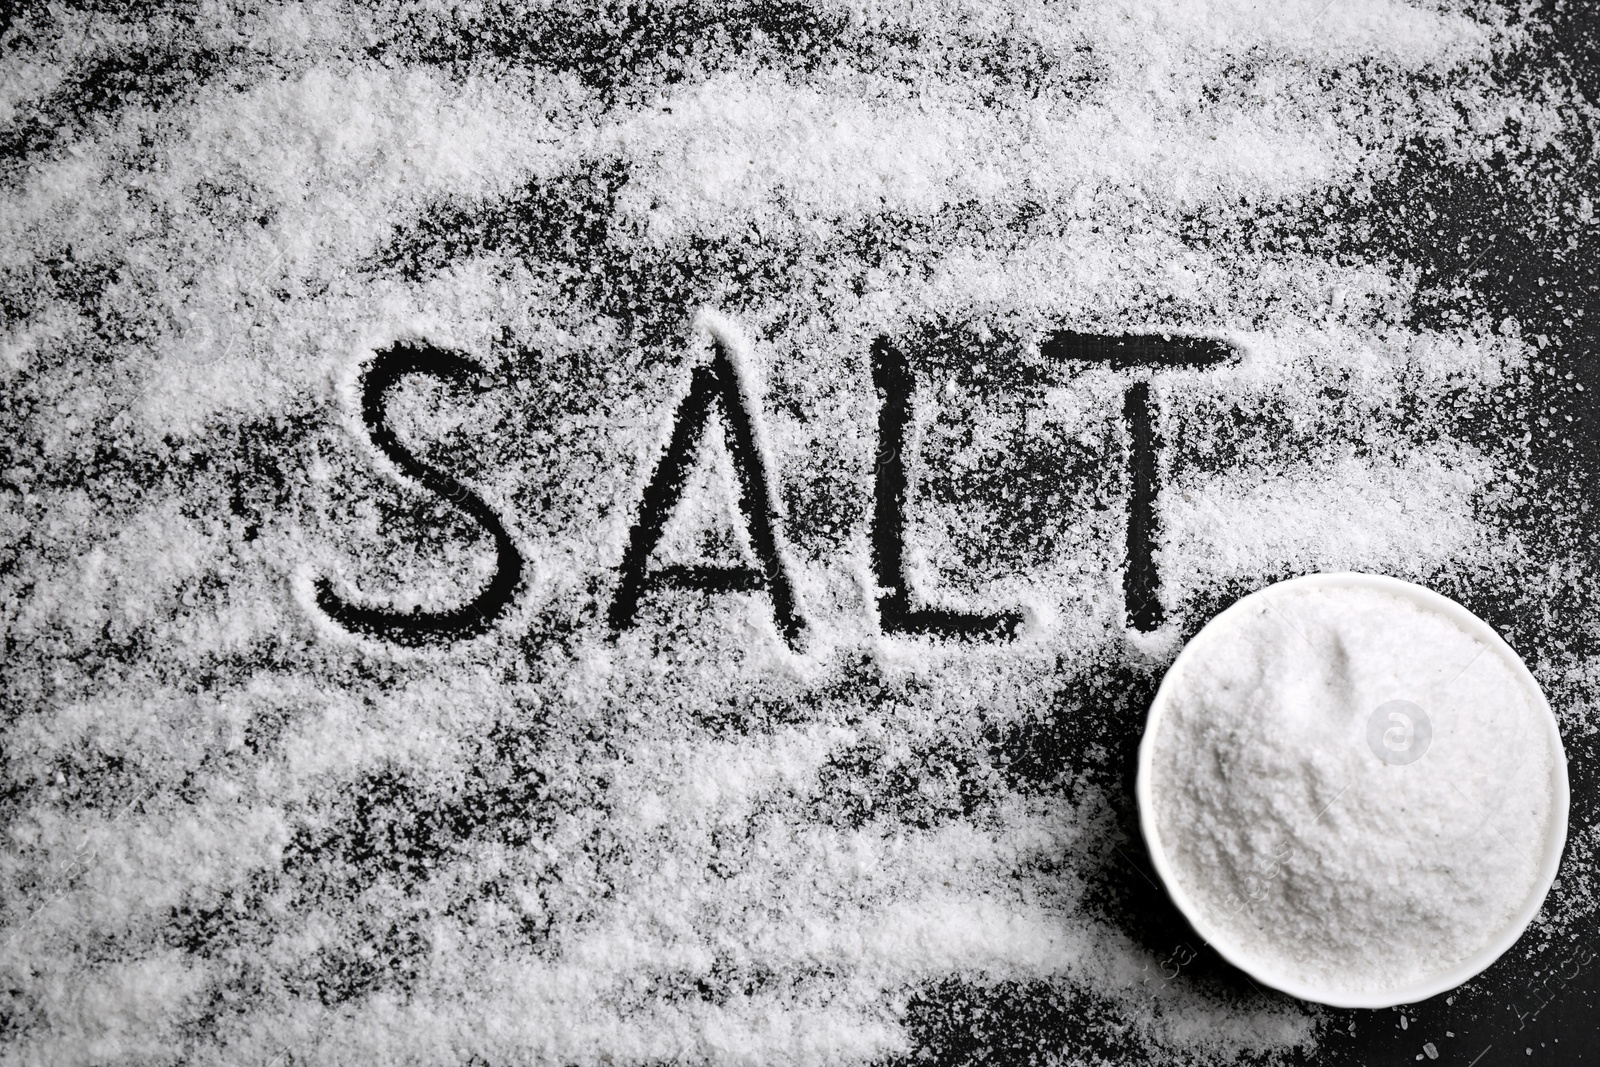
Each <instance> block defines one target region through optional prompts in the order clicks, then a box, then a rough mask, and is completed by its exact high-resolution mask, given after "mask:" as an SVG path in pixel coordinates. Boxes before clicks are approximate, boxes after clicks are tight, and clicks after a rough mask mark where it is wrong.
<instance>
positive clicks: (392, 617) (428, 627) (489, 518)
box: [316, 341, 522, 646]
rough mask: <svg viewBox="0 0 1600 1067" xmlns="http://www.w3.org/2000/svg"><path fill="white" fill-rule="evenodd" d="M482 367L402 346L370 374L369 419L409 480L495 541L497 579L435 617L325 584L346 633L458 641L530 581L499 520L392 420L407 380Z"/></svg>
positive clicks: (462, 377) (460, 375)
mask: <svg viewBox="0 0 1600 1067" xmlns="http://www.w3.org/2000/svg"><path fill="white" fill-rule="evenodd" d="M481 369H482V368H480V367H479V366H478V365H477V364H475V363H473V362H472V361H470V360H468V359H467V358H465V357H464V356H461V355H459V354H457V353H454V352H447V351H445V350H444V349H441V348H435V347H433V346H432V345H428V344H420V343H412V342H409V341H399V342H396V343H395V344H394V345H392V346H390V347H389V348H386V349H384V350H383V351H381V352H379V353H378V354H377V356H376V357H375V358H374V359H373V361H372V364H371V365H370V366H369V367H368V368H367V370H366V373H365V374H364V375H363V376H362V385H361V416H362V420H363V421H364V422H365V423H366V425H367V432H368V434H369V435H370V437H371V440H372V444H373V447H375V448H377V449H378V451H380V452H382V453H383V454H384V455H385V456H388V457H389V459H390V461H391V462H393V463H394V465H395V466H396V467H397V468H399V470H400V472H401V473H402V474H404V475H406V476H407V477H409V478H412V479H413V480H415V481H417V482H420V483H421V484H422V487H423V488H424V489H427V490H428V491H429V492H431V493H433V494H435V495H437V496H442V497H444V498H445V499H446V500H449V501H450V502H451V503H452V504H454V505H455V506H456V507H457V508H459V509H460V510H461V511H463V512H465V513H466V514H467V515H469V516H470V517H471V518H472V519H473V521H475V522H476V523H478V525H480V526H482V527H483V528H484V529H485V530H486V531H488V533H489V535H490V536H491V537H493V538H494V548H495V571H494V575H493V576H492V577H491V578H490V579H489V584H488V585H487V586H485V587H484V589H483V591H482V592H480V593H479V594H478V595H477V596H476V597H474V598H473V599H472V600H470V601H469V602H467V603H466V604H463V605H461V606H460V607H457V608H451V609H449V610H447V611H434V612H424V611H420V610H413V611H411V612H401V611H391V610H387V609H384V608H372V607H363V606H362V605H359V604H352V603H350V602H349V601H347V600H344V599H342V598H341V597H340V596H339V595H338V594H337V593H335V592H334V591H333V585H332V583H331V582H329V581H328V579H326V578H319V579H317V583H316V596H317V606H318V607H319V608H321V609H322V610H323V611H325V612H327V613H328V616H329V617H330V618H332V619H333V620H334V621H335V622H337V623H338V624H339V625H341V626H343V627H344V628H345V629H347V630H351V631H354V632H356V633H362V634H367V635H369V636H372V637H380V638H383V639H385V640H389V641H394V642H395V643H397V644H402V645H412V646H416V645H425V644H429V643H433V642H436V641H453V640H457V639H460V638H463V637H471V636H475V635H477V634H481V633H483V632H484V631H486V630H488V629H489V627H490V626H492V625H493V624H494V621H495V619H497V618H499V616H500V615H501V614H502V613H504V611H505V609H506V608H507V606H509V605H510V603H511V601H512V599H513V598H514V597H515V596H516V593H517V587H518V585H519V584H520V583H521V581H522V556H521V554H520V553H518V552H517V548H516V546H515V545H514V544H512V543H511V536H510V534H508V533H507V532H506V528H505V526H504V525H503V524H502V523H501V522H500V519H499V517H498V516H496V515H495V513H494V512H493V511H492V510H490V508H489V506H488V505H487V504H485V503H484V502H483V501H482V500H481V499H479V497H478V496H477V495H476V494H474V493H473V492H472V491H471V490H469V489H467V488H466V487H465V486H463V485H461V484H460V483H459V482H457V481H456V480H455V479H454V478H451V477H450V476H449V475H447V474H444V473H443V472H441V471H437V470H434V469H433V468H432V467H429V466H428V465H427V464H425V463H423V462H422V461H421V460H419V459H417V458H416V457H415V456H413V455H412V454H411V453H410V452H408V451H406V449H405V447H404V446H403V445H401V443H400V441H399V439H398V438H397V437H395V433H394V430H393V429H391V428H390V426H389V423H388V419H387V417H386V415H387V412H386V410H385V409H386V405H387V401H388V396H389V391H390V390H391V389H393V388H394V387H395V386H396V385H397V384H399V382H400V380H401V379H403V378H405V377H406V376H408V375H411V374H431V375H433V376H434V377H436V378H440V379H443V380H445V381H457V382H468V383H470V382H471V381H472V378H473V376H474V375H475V374H477V373H479V372H480V371H481Z"/></svg>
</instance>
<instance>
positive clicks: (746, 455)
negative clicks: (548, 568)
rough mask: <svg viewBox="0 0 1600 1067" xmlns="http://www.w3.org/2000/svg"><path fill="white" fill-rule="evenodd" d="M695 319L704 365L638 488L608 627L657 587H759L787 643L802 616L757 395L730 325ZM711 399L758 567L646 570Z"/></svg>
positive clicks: (624, 622)
mask: <svg viewBox="0 0 1600 1067" xmlns="http://www.w3.org/2000/svg"><path fill="white" fill-rule="evenodd" d="M702 322H703V323H704V325H705V326H706V327H707V328H708V329H709V330H710V332H711V340H712V345H713V348H714V354H713V356H712V359H711V362H710V363H708V364H705V365H703V366H700V367H697V368H695V371H694V374H693V375H692V376H691V377H690V379H689V394H688V395H687V396H686V397H684V398H683V402H682V403H681V404H679V405H678V413H677V416H676V417H675V418H674V420H673V426H672V439H671V440H670V441H669V442H668V444H667V451H666V454H665V455H664V456H662V457H661V462H660V463H658V464H657V465H656V469H655V473H654V474H652V475H651V476H650V483H649V485H647V486H646V487H645V491H644V499H643V501H642V502H641V503H640V505H639V516H638V519H637V520H636V521H635V522H634V524H633V529H632V530H631V531H629V534H628V548H627V551H626V552H625V553H624V555H623V557H622V572H621V574H620V576H619V578H618V581H617V592H616V597H615V599H614V600H612V602H611V611H610V613H609V619H610V622H611V628H612V630H613V632H615V633H621V632H622V631H623V630H625V629H627V628H628V627H629V626H631V625H632V624H633V621H634V616H635V615H636V614H637V613H638V610H639V601H640V599H641V598H642V597H643V596H644V594H645V593H646V592H648V591H649V590H650V589H651V588H654V587H656V586H658V585H667V586H676V587H679V588H689V589H699V590H701V591H703V592H708V593H725V592H734V591H738V590H748V589H762V588H765V589H766V590H767V592H768V595H770V596H771V597H772V614H773V617H774V619H775V621H776V622H777V625H778V630H779V632H781V633H782V634H783V636H784V639H785V640H786V641H787V642H788V643H789V645H790V646H791V647H794V646H796V644H797V642H798V640H799V636H800V632H801V630H803V629H804V627H805V622H804V620H803V619H802V618H801V617H800V614H799V609H798V605H797V601H796V598H795V593H794V584H793V582H791V581H790V578H789V571H788V566H787V564H786V562H785V558H784V551H783V546H782V543H781V535H780V534H779V532H778V528H777V525H776V524H775V523H774V522H773V515H774V514H775V513H776V511H777V507H776V503H775V499H774V496H773V478H772V472H771V471H770V470H769V468H768V465H767V457H766V453H765V451H764V450H763V448H762V447H761V432H760V424H759V422H758V410H759V409H758V406H757V403H756V398H755V397H754V396H752V395H751V390H750V389H749V388H748V386H747V384H746V383H747V379H746V376H745V374H744V373H743V371H744V367H743V359H742V352H741V350H740V346H739V344H738V343H737V342H736V341H735V339H734V335H733V330H732V329H731V328H730V326H729V325H728V324H727V323H726V322H724V321H723V320H722V319H721V318H719V317H716V316H712V315H706V316H704V317H703V319H702ZM713 404H720V405H721V407H722V416H723V421H724V425H725V426H726V428H727V438H726V440H727V445H728V456H729V458H730V459H731V460H732V461H733V468H734V471H735V472H736V473H737V474H738V496H739V511H740V513H741V514H742V515H743V516H744V521H745V527H746V529H747V531H748V533H749V536H750V544H751V547H752V548H754V549H755V553H756V557H757V559H759V560H760V564H761V566H760V569H759V570H757V569H754V568H748V567H738V568H713V567H665V568H662V569H661V570H658V571H654V572H652V571H650V570H649V563H650V556H651V553H653V552H654V551H655V548H656V545H657V544H658V543H659V542H660V540H661V533H662V530H663V529H664V528H665V526H666V524H667V519H668V518H669V517H670V516H671V515H672V512H673V511H674V510H675V509H676V508H677V506H678V503H679V501H680V500H681V499H682V496H683V488H684V482H685V480H686V479H687V477H688V475H689V471H690V467H691V466H692V465H693V463H694V458H695V450H696V447H697V446H698V445H699V443H700V439H701V437H702V436H703V435H704V433H705V428H706V424H707V422H708V421H709V419H710V418H711V407H712V405H713Z"/></svg>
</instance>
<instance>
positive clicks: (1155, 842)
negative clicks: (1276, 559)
mask: <svg viewBox="0 0 1600 1067" xmlns="http://www.w3.org/2000/svg"><path fill="white" fill-rule="evenodd" d="M1332 588H1347V589H1348V588H1358V589H1359V588H1365V589H1375V590H1379V591H1382V592H1385V593H1390V594H1393V595H1396V596H1400V597H1402V598H1405V599H1409V600H1411V601H1412V602H1414V603H1418V604H1420V605H1422V606H1423V607H1425V608H1427V609H1429V610H1432V611H1435V612H1438V613H1439V614H1441V615H1444V616H1445V617H1446V618H1448V619H1450V620H1451V621H1452V622H1454V623H1456V624H1457V625H1459V626H1460V627H1461V628H1462V629H1464V630H1465V631H1466V632H1467V633H1468V634H1470V635H1471V636H1473V637H1475V638H1477V639H1478V640H1479V641H1482V642H1483V643H1484V644H1485V645H1486V646H1487V647H1488V648H1490V649H1491V650H1493V651H1495V652H1497V653H1498V654H1499V655H1500V656H1501V657H1502V658H1503V659H1505V660H1506V661H1507V663H1508V664H1509V665H1510V666H1511V668H1512V671H1513V674H1514V675H1515V676H1516V677H1517V678H1519V679H1520V680H1521V681H1522V682H1523V684H1524V685H1525V687H1526V688H1527V689H1528V691H1529V692H1530V693H1531V694H1532V697H1533V706H1534V710H1535V712H1536V713H1538V712H1541V711H1542V712H1543V715H1542V716H1539V717H1540V720H1541V722H1543V723H1544V725H1545V727H1546V729H1548V730H1549V732H1550V736H1551V738H1552V739H1553V740H1554V742H1555V745H1554V751H1555V759H1554V766H1553V767H1552V770H1551V784H1552V786H1553V787H1554V789H1553V792H1554V794H1555V795H1554V796H1553V798H1552V804H1551V812H1550V821H1549V827H1550V832H1549V835H1548V837H1547V839H1546V840H1545V842H1544V849H1543V856H1542V857H1541V859H1540V866H1539V877H1538V879H1537V880H1536V881H1535V883H1534V887H1533V889H1532V890H1530V892H1529V894H1528V897H1527V899H1526V900H1524V901H1523V903H1522V906H1521V907H1520V908H1519V909H1518V910H1517V912H1516V914H1515V916H1514V917H1513V918H1512V920H1511V921H1510V922H1509V923H1508V924H1507V925H1506V926H1505V927H1504V928H1503V929H1502V930H1500V931H1499V932H1498V933H1497V934H1496V935H1495V936H1494V937H1493V938H1491V939H1490V940H1489V942H1488V943H1487V944H1485V945H1484V946H1483V947H1482V948H1480V949H1479V950H1478V951H1477V952H1474V953H1473V954H1472V955H1471V956H1469V957H1467V958H1466V959H1465V960H1462V961H1461V962H1460V963H1457V964H1456V965H1454V966H1453V967H1450V968H1448V969H1446V970H1444V971H1441V972H1439V973H1438V974H1435V975H1430V976H1429V977H1427V978H1424V979H1421V980H1419V981H1415V982H1411V983H1408V984H1406V985H1403V986H1396V987H1393V988H1390V989H1382V990H1375V991H1372V992H1369V993H1357V992H1351V991H1348V990H1338V991H1329V990H1323V989H1317V988H1315V987H1313V986H1311V985H1309V984H1307V983H1304V982H1300V981H1297V980H1295V979H1292V978H1288V977H1284V976H1282V975H1277V974H1273V973H1271V972H1267V971H1263V970H1262V969H1261V966H1260V964H1259V962H1257V961H1252V960H1250V959H1248V958H1247V957H1245V956H1244V954H1243V953H1242V952H1241V951H1240V950H1239V949H1238V948H1237V947H1236V946H1234V945H1231V944H1229V943H1228V939H1227V935H1226V934H1224V933H1222V932H1221V931H1219V930H1218V929H1217V928H1216V927H1215V926H1214V925H1212V924H1211V923H1210V922H1209V921H1208V920H1207V918H1206V916H1205V914H1204V912H1203V911H1202V910H1201V909H1200V908H1198V907H1197V906H1196V905H1195V904H1194V902H1193V901H1192V900H1190V898H1189V896H1188V894H1187V893H1185V891H1184V889H1183V887H1182V886H1181V885H1180V884H1179V883H1178V880H1177V878H1176V876H1175V874H1174V872H1173V870H1172V867H1171V865H1170V864H1169V863H1168V861H1167V857H1166V853H1165V851H1164V850H1163V848H1162V845H1161V837H1160V833H1159V831H1158V829H1157V826H1156V817H1155V805H1154V804H1153V803H1152V799H1153V798H1152V793H1151V788H1152V770H1151V768H1152V764H1153V762H1154V758H1155V737H1156V729H1157V726H1158V725H1159V724H1160V722H1161V715H1162V712H1163V710H1164V708H1165V707H1166V704H1167V703H1168V702H1169V700H1170V693H1171V690H1172V689H1173V688H1175V682H1174V679H1176V678H1178V677H1180V674H1181V672H1180V670H1179V668H1180V667H1182V666H1183V665H1184V664H1185V662H1186V661H1187V658H1192V657H1191V652H1192V650H1193V649H1195V648H1196V645H1197V642H1199V640H1200V638H1201V637H1203V636H1204V635H1205V633H1206V631H1208V630H1212V629H1213V627H1216V626H1217V625H1218V624H1219V623H1222V622H1223V621H1224V620H1226V619H1229V618H1230V617H1232V616H1235V615H1239V614H1243V613H1245V612H1248V611H1249V610H1250V608H1251V605H1254V604H1258V603H1261V602H1263V601H1267V602H1268V603H1270V601H1268V600H1267V597H1268V594H1271V593H1277V592H1279V591H1282V590H1286V589H1287V590H1305V589H1332ZM1570 789H1571V787H1570V783H1569V781H1568V777H1567V757H1566V748H1565V746H1564V745H1563V744H1562V741H1561V729H1560V723H1559V722H1558V721H1557V720H1556V717H1555V713H1554V712H1553V711H1552V710H1551V708H1550V702H1549V701H1548V700H1547V699H1546V697H1545V695H1544V690H1543V689H1542V688H1541V687H1540V685H1539V682H1538V680H1537V679H1535V678H1534V676H1533V673H1532V672H1531V671H1529V670H1528V666H1527V664H1525V663H1524V662H1523V661H1522V657H1521V656H1519V655H1517V652H1516V650H1515V649H1513V648H1512V647H1511V646H1510V645H1509V644H1507V643H1506V641H1505V639H1504V638H1502V637H1501V636H1500V635H1499V634H1498V633H1496V632H1495V630H1494V628H1493V627H1492V626H1490V625H1489V624H1488V623H1486V622H1484V621H1483V620H1482V619H1480V618H1478V617H1477V616H1476V615H1474V614H1473V613H1472V612H1471V611H1469V610H1467V609H1466V608H1465V607H1463V606H1462V605H1460V604H1458V603H1456V602H1455V601H1454V600H1451V599H1450V598H1449V597H1447V596H1444V595H1443V594H1441V593H1436V592H1434V591H1433V590H1431V589H1428V588H1426V587H1425V586H1421V585H1416V584H1414V583H1412V582H1407V581H1404V580H1402V579H1399V578H1391V577H1389V576H1387V575H1382V574H1366V573H1362V572H1359V571H1339V572H1330V573H1321V574H1307V575H1302V576H1300V577H1297V578H1289V579H1287V580H1285V581H1281V582H1276V583H1274V584H1272V585H1269V586H1266V587H1264V588H1262V589H1258V590H1256V591H1255V592H1253V593H1250V594H1248V595H1246V596H1243V597H1241V598H1240V599H1238V600H1236V601H1235V602H1234V603H1232V604H1230V605H1229V606H1228V607H1227V608H1225V609H1223V610H1222V611H1220V612H1218V613H1217V614H1216V615H1215V616H1213V617H1212V618H1211V619H1210V620H1209V621H1207V622H1206V624H1205V626H1203V627H1201V628H1200V630H1199V632H1197V633H1196V634H1195V635H1194V636H1193V637H1191V638H1190V639H1189V640H1188V642H1187V643H1186V644H1185V645H1184V647H1183V649H1182V650H1181V651H1180V652H1179V653H1178V655H1177V657H1176V658H1175V659H1174V660H1173V661H1172V664H1171V665H1170V666H1169V667H1168V668H1167V671H1166V674H1165V675H1164V676H1163V677H1162V679H1161V685H1160V686H1159V687H1158V688H1157V689H1156V694H1155V697H1154V698H1153V699H1152V700H1151V701H1150V710H1149V712H1148V714H1147V715H1146V717H1145V728H1144V737H1143V738H1142V739H1141V740H1140V742H1139V765H1138V774H1137V778H1136V779H1135V782H1134V796H1135V799H1136V800H1137V802H1138V805H1139V828H1140V831H1141V832H1142V834H1143V836H1144V841H1145V847H1146V849H1147V850H1148V851H1149V853H1150V860H1151V863H1152V864H1153V865H1154V866H1155V869H1156V873H1157V875H1159V876H1160V879H1161V883H1162V885H1163V886H1164V887H1165V889H1166V891H1167V895H1168V896H1169V897H1171V898H1172V902H1173V903H1174V904H1175V905H1177V908H1178V911H1179V912H1181V913H1182V914H1183V917H1184V918H1185V919H1186V920H1188V922H1189V924H1190V926H1192V927H1193V928H1194V930H1195V932H1196V933H1197V934H1199V935H1200V937H1201V938H1203V939H1204V940H1205V942H1206V943H1207V944H1209V945H1210V946H1211V948H1212V949H1213V950H1215V951H1216V953H1217V954H1218V955H1220V956H1221V957H1222V958H1223V959H1225V960H1227V961H1228V962H1229V963H1231V964H1232V965H1233V966H1235V967H1237V968H1239V969H1240V970H1241V971H1243V972H1245V973H1246V974H1247V975H1249V976H1250V977H1252V978H1254V979H1257V980H1259V981H1260V982H1262V983H1263V984H1265V985H1268V986H1271V987H1272V988H1274V989H1277V990H1280V991H1282V992H1284V993H1288V994H1289V995H1291V996H1294V997H1298V998H1300V999H1301V1000H1306V1001H1312V1002H1315V1003H1318V1004H1326V1005H1328V1006H1330V1007H1335V1008H1389V1007H1394V1006H1396V1005H1401V1004H1415V1003H1418V1002H1420V1001H1423V1000H1427V999H1428V998H1429V997H1433V996H1437V995H1438V994H1440V993H1444V992H1446V991H1448V990H1451V989H1454V988H1456V987H1457V986H1459V985H1461V984H1462V983H1464V982H1467V981H1469V980H1470V979H1472V978H1473V977H1475V976H1476V975H1478V974H1481V973H1482V972H1483V971H1484V970H1485V969H1487V968H1488V967H1489V966H1490V965H1491V964H1493V963H1494V962H1495V960H1497V959H1499V958H1500V957H1501V956H1502V955H1504V954H1505V953H1506V951H1507V950H1508V949H1510V948H1511V946H1512V945H1514V944H1516V943H1517V941H1518V940H1519V939H1520V938H1521V937H1522V935H1523V933H1524V932H1526V930H1527V928H1528V925H1529V924H1530V923H1531V922H1532V921H1533V919H1534V916H1536V915H1537V914H1538V913H1539V909H1540V908H1541V907H1542V906H1543V904H1544V901H1545V897H1546V896H1547V895H1548V894H1549V892H1550V887H1551V886H1552V885H1553V884H1554V883H1555V878H1556V874H1557V872H1558V871H1559V870H1560V867H1561V858H1562V855H1563V853H1564V852H1565V850H1566V841H1567V828H1568V827H1567V820H1568V816H1569V812H1570V806H1571V796H1570Z"/></svg>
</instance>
